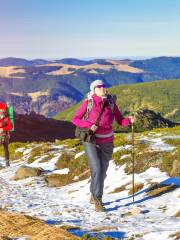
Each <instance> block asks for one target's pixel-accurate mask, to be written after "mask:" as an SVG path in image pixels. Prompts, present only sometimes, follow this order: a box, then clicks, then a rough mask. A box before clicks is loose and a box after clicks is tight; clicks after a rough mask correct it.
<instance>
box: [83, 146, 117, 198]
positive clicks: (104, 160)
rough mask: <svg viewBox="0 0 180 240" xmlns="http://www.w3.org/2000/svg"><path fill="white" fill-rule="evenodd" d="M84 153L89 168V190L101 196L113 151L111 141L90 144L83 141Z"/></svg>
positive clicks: (94, 194) (98, 196)
mask: <svg viewBox="0 0 180 240" xmlns="http://www.w3.org/2000/svg"><path fill="white" fill-rule="evenodd" d="M83 145H84V148H85V153H86V156H87V158H88V163H89V167H90V170H91V184H90V191H91V193H92V195H93V196H95V197H97V198H101V197H102V195H103V188H104V180H105V178H106V172H107V169H108V166H109V160H111V157H112V153H113V143H112V142H108V143H102V144H97V145H95V144H92V143H89V142H83Z"/></svg>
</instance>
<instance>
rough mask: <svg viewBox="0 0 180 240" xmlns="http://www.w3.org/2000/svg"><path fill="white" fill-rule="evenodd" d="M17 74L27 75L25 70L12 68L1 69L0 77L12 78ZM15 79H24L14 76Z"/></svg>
mask: <svg viewBox="0 0 180 240" xmlns="http://www.w3.org/2000/svg"><path fill="white" fill-rule="evenodd" d="M17 73H25V70H24V69H23V68H17V67H14V66H10V67H0V77H5V78H12V75H13V74H17ZM13 77H14V78H22V77H19V76H18V77H17V76H13Z"/></svg>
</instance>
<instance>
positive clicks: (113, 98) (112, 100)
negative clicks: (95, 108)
mask: <svg viewBox="0 0 180 240" xmlns="http://www.w3.org/2000/svg"><path fill="white" fill-rule="evenodd" d="M107 100H108V102H109V105H110V108H111V111H112V112H113V113H114V106H115V103H116V100H117V97H116V95H111V94H108V95H107Z"/></svg>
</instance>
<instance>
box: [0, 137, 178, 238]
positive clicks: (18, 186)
mask: <svg viewBox="0 0 180 240" xmlns="http://www.w3.org/2000/svg"><path fill="white" fill-rule="evenodd" d="M142 140H143V141H150V146H151V147H152V148H153V149H154V150H156V149H158V150H159V149H161V150H162V151H163V150H164V147H165V146H164V144H165V143H164V142H163V139H162V138H161V137H158V138H156V139H151V140H149V139H142ZM129 147H130V146H127V148H129ZM161 147H162V148H161ZM168 147H169V148H168ZM165 148H166V150H167V148H168V150H169V151H171V150H172V149H173V148H170V146H167V144H166V147H165ZM120 150H121V147H119V148H116V149H115V150H114V151H115V152H116V151H120ZM22 151H23V150H22ZM26 151H27V153H29V152H30V150H29V151H28V150H26ZM60 151H61V148H59V149H57V154H56V156H54V157H53V158H52V159H51V160H50V161H49V162H48V163H41V164H38V160H37V161H35V162H34V163H33V164H31V166H36V167H37V166H41V167H43V168H44V169H45V170H51V171H53V170H54V172H55V173H59V174H66V173H68V169H64V170H61V171H57V170H55V162H56V161H57V159H58V158H59V156H60V154H61V153H60ZM81 154H83V152H82V153H81ZM81 154H80V155H81ZM80 155H76V158H77V157H78V156H80ZM24 158H25V159H26V156H25V155H24ZM0 164H1V165H3V164H4V162H3V159H2V158H1V159H0ZM23 164H24V160H23V161H17V162H14V163H12V164H11V166H10V167H9V168H6V169H5V168H3V169H2V170H0V207H2V208H6V209H8V210H10V211H15V212H16V211H17V212H22V213H26V214H29V215H32V216H37V217H39V218H41V219H44V220H46V221H47V222H48V223H50V224H59V225H65V224H66V225H67V224H68V225H71V226H77V227H80V229H81V230H82V231H88V232H89V231H92V232H93V231H94V232H96V231H99V230H103V232H109V235H110V236H113V234H116V237H117V238H116V239H123V238H124V239H128V237H130V236H135V235H136V237H135V239H139V240H140V239H141V240H153V239H155V240H157V239H158V240H161V239H162V240H166V239H173V238H172V237H170V235H171V234H173V233H175V232H177V231H178V230H180V221H179V218H177V217H174V215H175V214H176V213H177V212H178V211H179V210H180V205H179V198H180V189H179V188H177V189H175V190H174V191H171V192H169V193H166V194H163V195H161V196H159V197H155V198H151V197H148V195H147V194H146V190H147V188H148V187H149V186H150V183H153V182H155V183H157V182H159V183H160V182H163V181H165V180H167V179H168V181H169V182H170V183H173V182H175V183H176V184H177V185H180V178H169V176H167V174H166V173H164V172H161V171H160V170H159V169H158V168H153V167H151V168H149V169H147V170H146V171H145V172H143V173H140V174H135V182H136V183H143V184H144V188H143V189H142V190H140V191H139V192H138V193H136V194H135V203H134V205H133V204H132V196H128V190H129V189H130V188H131V186H132V185H131V184H132V183H131V182H132V176H131V175H127V174H126V173H125V171H124V169H125V165H123V166H116V165H115V164H114V162H113V161H111V162H110V166H109V169H108V173H107V178H106V180H105V189H104V196H103V202H104V203H105V207H106V209H107V211H106V212H105V213H98V212H95V210H94V206H93V205H92V204H90V203H89V199H90V193H89V184H90V183H89V179H87V180H83V181H80V182H77V183H73V184H70V185H67V186H64V187H60V188H55V187H48V186H47V184H46V183H45V181H44V177H43V176H40V177H35V178H28V179H24V180H19V181H13V180H11V178H12V177H13V175H14V173H15V171H16V170H17V169H18V168H19V167H20V166H21V165H23ZM123 185H125V186H126V187H125V190H124V191H121V192H118V193H112V192H113V190H114V189H116V188H117V187H120V186H123ZM136 207H139V208H140V210H141V213H139V214H137V215H131V214H127V213H130V212H132V209H133V208H136Z"/></svg>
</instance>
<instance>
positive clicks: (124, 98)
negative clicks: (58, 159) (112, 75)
mask: <svg viewBox="0 0 180 240" xmlns="http://www.w3.org/2000/svg"><path fill="white" fill-rule="evenodd" d="M109 92H110V93H111V94H115V95H116V96H117V104H118V105H119V106H120V108H121V111H122V112H124V113H129V112H133V111H135V112H136V111H137V110H138V109H140V108H148V109H151V110H153V111H155V112H160V114H161V115H162V116H163V117H165V118H168V119H170V120H172V121H176V122H180V79H179V80H163V81H155V82H149V83H136V84H131V85H129V84H128V85H119V86H114V87H112V88H109ZM79 105H80V104H76V105H74V106H73V107H71V108H69V109H67V110H65V111H63V112H61V113H59V114H57V115H56V116H55V118H56V119H62V120H70V119H71V118H72V116H73V114H74V113H75V111H76V109H77V108H78V107H79Z"/></svg>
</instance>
